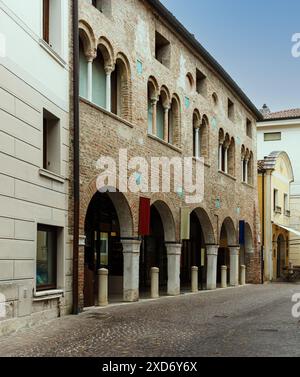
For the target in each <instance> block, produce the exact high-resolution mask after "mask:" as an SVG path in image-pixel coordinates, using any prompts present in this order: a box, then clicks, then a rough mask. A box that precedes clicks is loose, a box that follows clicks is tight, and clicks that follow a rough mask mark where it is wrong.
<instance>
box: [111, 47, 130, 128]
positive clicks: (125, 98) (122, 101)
mask: <svg viewBox="0 0 300 377" xmlns="http://www.w3.org/2000/svg"><path fill="white" fill-rule="evenodd" d="M114 67H115V70H114V71H113V73H112V112H113V113H114V114H116V115H118V116H120V117H122V118H124V119H126V120H128V121H130V120H131V108H132V106H131V70H130V64H129V61H128V59H127V57H126V56H125V55H124V54H123V53H121V52H119V53H118V54H117V56H116V60H115V64H114Z"/></svg>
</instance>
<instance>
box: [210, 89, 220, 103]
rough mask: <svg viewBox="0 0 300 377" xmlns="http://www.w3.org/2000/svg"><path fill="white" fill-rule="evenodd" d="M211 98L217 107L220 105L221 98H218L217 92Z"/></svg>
mask: <svg viewBox="0 0 300 377" xmlns="http://www.w3.org/2000/svg"><path fill="white" fill-rule="evenodd" d="M211 97H212V100H213V103H214V105H215V106H216V105H217V104H218V103H219V98H218V95H217V93H216V92H213V94H212V96H211Z"/></svg>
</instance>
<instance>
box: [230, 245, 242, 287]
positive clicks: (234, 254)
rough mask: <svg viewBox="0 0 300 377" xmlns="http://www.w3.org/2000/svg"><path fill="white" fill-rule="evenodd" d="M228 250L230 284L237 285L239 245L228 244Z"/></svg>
mask: <svg viewBox="0 0 300 377" xmlns="http://www.w3.org/2000/svg"><path fill="white" fill-rule="evenodd" d="M229 250H230V285H231V286H232V287H237V286H238V285H239V255H240V248H239V246H229Z"/></svg>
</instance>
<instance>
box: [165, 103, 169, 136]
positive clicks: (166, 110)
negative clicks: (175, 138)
mask: <svg viewBox="0 0 300 377" xmlns="http://www.w3.org/2000/svg"><path fill="white" fill-rule="evenodd" d="M169 110H170V107H169V106H167V107H165V108H164V141H165V142H166V143H168V142H169Z"/></svg>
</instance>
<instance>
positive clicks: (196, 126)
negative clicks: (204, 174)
mask: <svg viewBox="0 0 300 377" xmlns="http://www.w3.org/2000/svg"><path fill="white" fill-rule="evenodd" d="M200 127H201V115H200V113H199V111H198V110H195V111H194V114H193V155H194V157H196V158H199V157H200V156H201V141H200Z"/></svg>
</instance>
